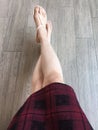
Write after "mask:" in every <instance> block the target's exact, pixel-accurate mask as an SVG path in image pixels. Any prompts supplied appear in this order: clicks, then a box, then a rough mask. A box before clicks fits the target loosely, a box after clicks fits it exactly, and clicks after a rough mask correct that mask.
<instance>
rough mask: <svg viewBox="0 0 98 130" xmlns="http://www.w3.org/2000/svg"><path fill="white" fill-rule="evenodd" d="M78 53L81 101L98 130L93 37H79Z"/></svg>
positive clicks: (97, 75)
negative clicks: (97, 122)
mask: <svg viewBox="0 0 98 130" xmlns="http://www.w3.org/2000/svg"><path fill="white" fill-rule="evenodd" d="M76 54H77V71H78V81H79V82H78V83H79V85H78V89H79V90H78V92H79V93H78V96H79V101H80V104H81V107H82V109H83V110H84V112H85V114H86V116H87V117H88V119H89V121H90V123H91V124H92V126H93V127H94V128H95V129H96V130H97V128H98V125H97V124H96V121H97V117H98V112H97V108H98V93H97V91H98V81H97V79H98V68H97V60H96V53H95V46H94V41H93V39H77V40H76ZM95 111H96V112H95Z"/></svg>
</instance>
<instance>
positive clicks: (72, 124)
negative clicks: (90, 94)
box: [7, 82, 93, 130]
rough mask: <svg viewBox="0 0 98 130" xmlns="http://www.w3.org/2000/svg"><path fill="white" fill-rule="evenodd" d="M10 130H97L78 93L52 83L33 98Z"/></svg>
mask: <svg viewBox="0 0 98 130" xmlns="http://www.w3.org/2000/svg"><path fill="white" fill-rule="evenodd" d="M7 130H93V128H92V127H91V125H90V124H89V122H88V120H87V118H86V116H85V114H84V113H83V111H82V109H81V107H80V105H79V103H78V101H77V98H76V95H75V93H74V90H73V89H72V88H71V87H70V86H68V85H66V84H63V83H57V82H56V83H51V84H49V85H47V86H46V87H45V88H42V89H41V90H39V91H37V92H35V93H34V94H32V95H31V96H30V97H29V98H28V99H27V101H26V102H25V103H24V105H23V106H22V107H21V108H20V110H19V111H18V112H17V113H16V115H15V116H14V118H13V119H12V121H11V123H10V125H9V127H8V129H7Z"/></svg>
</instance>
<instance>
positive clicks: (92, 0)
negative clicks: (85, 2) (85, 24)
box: [89, 0, 98, 18]
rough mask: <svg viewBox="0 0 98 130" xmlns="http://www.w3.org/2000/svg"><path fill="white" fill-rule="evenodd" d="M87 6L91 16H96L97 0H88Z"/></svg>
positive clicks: (97, 10)
mask: <svg viewBox="0 0 98 130" xmlns="http://www.w3.org/2000/svg"><path fill="white" fill-rule="evenodd" d="M89 7H90V11H91V16H92V17H93V18H94V17H98V0H89Z"/></svg>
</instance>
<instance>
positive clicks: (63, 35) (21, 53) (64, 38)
mask: <svg viewBox="0 0 98 130" xmlns="http://www.w3.org/2000/svg"><path fill="white" fill-rule="evenodd" d="M38 4H40V5H42V6H43V7H44V8H45V9H46V11H47V14H48V19H49V20H51V21H52V23H53V33H52V41H51V44H52V46H53V48H54V50H55V52H56V53H57V55H58V57H59V59H60V62H61V66H62V69H63V74H64V80H65V83H66V84H69V85H71V86H73V88H74V90H75V92H76V95H77V98H78V100H79V102H80V105H81V107H82V109H83V111H84V112H85V114H86V115H87V117H88V119H89V121H90V123H91V124H92V126H93V127H94V130H98V110H97V109H98V18H97V17H98V1H97V0H74V1H73V0H61V1H60V0H45V1H44V0H41V1H40V0H28V1H27V0H21V1H20V0H17V1H15V0H1V1H0V130H6V128H7V126H8V124H9V122H10V121H11V118H12V117H13V115H14V114H15V113H16V112H17V110H18V109H19V108H20V107H21V105H22V104H23V103H24V102H25V100H26V99H27V98H28V96H29V95H30V94H31V93H32V88H34V86H33V85H32V83H31V79H32V73H33V70H34V67H35V64H36V62H37V59H38V57H39V55H40V46H39V45H38V44H36V42H35V35H36V27H35V23H34V20H33V16H32V15H33V9H34V6H35V5H38ZM3 106H5V107H3Z"/></svg>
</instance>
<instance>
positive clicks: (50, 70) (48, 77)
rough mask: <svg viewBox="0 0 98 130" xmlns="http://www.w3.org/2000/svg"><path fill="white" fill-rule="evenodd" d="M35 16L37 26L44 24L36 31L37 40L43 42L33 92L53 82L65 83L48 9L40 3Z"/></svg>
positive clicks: (35, 9) (33, 80) (33, 77)
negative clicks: (48, 19) (52, 39)
mask: <svg viewBox="0 0 98 130" xmlns="http://www.w3.org/2000/svg"><path fill="white" fill-rule="evenodd" d="M33 17H34V21H35V24H36V27H37V28H38V27H39V26H40V25H43V26H40V28H39V29H37V33H36V41H37V43H39V44H41V54H40V56H39V59H38V61H37V64H36V66H35V69H34V72H33V76H32V86H33V92H35V91H38V90H39V89H41V88H43V87H45V86H46V85H48V84H50V83H53V82H62V83H64V80H63V73H62V68H61V65H60V62H59V59H58V57H57V55H56V53H55V52H54V50H53V48H52V46H51V44H50V41H51V33H52V23H51V21H47V14H46V11H45V10H44V9H43V8H42V7H41V6H38V5H37V6H36V7H35V8H34V16H33ZM50 61H51V62H50Z"/></svg>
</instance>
